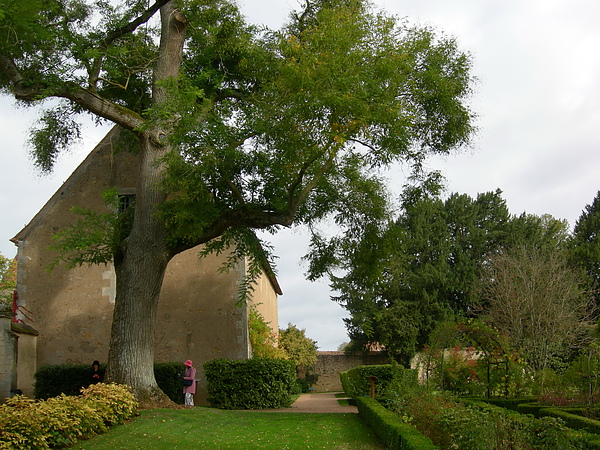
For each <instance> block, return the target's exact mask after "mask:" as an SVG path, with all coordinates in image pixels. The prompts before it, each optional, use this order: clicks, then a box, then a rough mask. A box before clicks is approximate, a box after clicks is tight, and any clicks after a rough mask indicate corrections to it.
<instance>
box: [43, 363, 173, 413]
mask: <svg viewBox="0 0 600 450" xmlns="http://www.w3.org/2000/svg"><path fill="white" fill-rule="evenodd" d="M91 368H92V367H91V365H83V364H55V365H48V366H43V367H41V368H40V369H39V370H38V371H37V372H36V373H35V388H34V396H35V398H37V399H44V400H45V399H48V398H51V397H56V396H58V395H61V394H64V395H79V393H80V392H81V389H82V388H84V387H87V386H89V385H90V370H91ZM105 370H106V364H101V365H100V371H101V372H102V373H104V371H105ZM184 371H185V367H184V365H183V363H180V362H169V363H157V364H154V376H155V378H156V383H157V384H158V387H159V388H161V389H162V391H163V392H164V393H165V394H167V396H168V397H169V398H170V399H171V400H172V401H174V402H175V403H178V404H183V389H182V384H181V375H183V372H184Z"/></svg>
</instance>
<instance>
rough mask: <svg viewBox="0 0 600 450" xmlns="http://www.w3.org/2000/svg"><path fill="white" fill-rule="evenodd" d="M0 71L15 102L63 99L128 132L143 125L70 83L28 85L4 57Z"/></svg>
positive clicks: (128, 113) (138, 118)
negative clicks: (10, 88)
mask: <svg viewBox="0 0 600 450" xmlns="http://www.w3.org/2000/svg"><path fill="white" fill-rule="evenodd" d="M0 70H2V71H3V72H4V74H5V75H6V76H7V77H8V79H9V80H10V81H11V83H12V85H13V93H14V96H15V98H16V99H17V100H21V101H24V102H34V101H36V100H40V99H43V98H47V97H60V98H66V99H68V100H71V101H73V102H74V103H76V104H78V105H79V106H81V107H82V108H84V109H86V110H87V111H90V112H91V113H94V114H96V115H98V116H100V117H103V118H105V119H108V120H110V121H112V122H115V123H117V124H119V125H121V126H123V127H124V128H126V129H128V130H134V129H136V128H138V127H139V126H140V125H141V124H142V123H143V122H144V120H143V119H142V117H141V116H140V115H139V114H137V113H135V112H133V111H131V110H129V109H127V108H124V107H122V106H119V105H117V104H115V103H112V102H110V101H108V100H106V99H105V98H102V97H100V96H99V95H97V94H95V93H94V92H91V91H89V90H87V89H83V88H81V87H80V86H78V85H76V84H74V83H63V84H60V85H57V84H53V85H50V83H44V82H36V83H28V82H27V81H28V80H27V79H26V78H25V77H23V75H22V74H21V72H20V71H19V69H18V68H17V66H16V64H15V63H14V61H13V60H12V59H11V58H9V57H7V56H4V55H2V56H0Z"/></svg>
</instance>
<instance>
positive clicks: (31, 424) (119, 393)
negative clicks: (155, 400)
mask: <svg viewBox="0 0 600 450" xmlns="http://www.w3.org/2000/svg"><path fill="white" fill-rule="evenodd" d="M137 407H138V404H137V402H136V400H135V397H134V395H133V393H132V392H131V391H130V390H129V389H128V388H127V387H126V386H122V385H117V384H103V383H100V384H94V385H92V386H89V387H88V388H85V389H83V390H82V391H81V395H79V396H77V397H73V396H66V395H64V394H61V395H59V396H58V397H54V398H51V399H48V400H46V401H35V400H32V399H29V398H27V397H24V396H21V395H18V396H16V397H13V398H11V399H8V400H7V401H6V403H4V404H3V405H1V406H0V449H17V450H20V449H24V450H29V449H32V448H35V449H46V448H60V447H67V446H70V445H73V444H74V443H75V442H77V440H79V439H89V438H90V437H92V436H94V435H96V434H99V433H104V432H105V431H106V430H107V427H108V426H110V425H115V424H119V423H122V422H123V421H124V420H126V419H129V418H130V417H132V416H134V415H135V414H136V413H137Z"/></svg>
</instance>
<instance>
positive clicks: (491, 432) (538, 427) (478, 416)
mask: <svg viewBox="0 0 600 450" xmlns="http://www.w3.org/2000/svg"><path fill="white" fill-rule="evenodd" d="M388 405H389V407H390V408H391V409H392V410H393V411H394V412H395V413H396V414H398V416H399V417H401V418H402V420H403V421H404V422H406V423H410V424H411V425H413V426H415V428H416V429H417V430H419V431H420V432H421V433H423V434H424V435H425V436H427V437H429V438H430V439H431V440H432V442H433V443H434V444H435V445H438V446H439V447H440V448H442V449H451V448H462V449H481V450H484V449H485V450H487V449H514V448H544V449H592V448H598V447H597V440H598V436H596V435H592V434H589V433H586V432H584V431H574V430H571V429H569V428H567V427H566V426H565V423H564V421H563V420H560V419H558V418H554V417H542V418H540V419H537V418H535V417H533V416H531V415H523V414H519V413H517V412H515V411H511V410H507V409H505V408H502V407H497V406H493V405H490V404H487V403H484V402H482V401H476V400H464V401H460V402H459V401H457V399H456V398H455V397H454V396H452V395H451V394H449V393H447V392H445V393H441V392H427V391H425V390H424V389H421V390H419V389H417V390H415V391H414V392H412V393H407V394H405V395H404V396H403V398H398V399H395V401H391V400H388Z"/></svg>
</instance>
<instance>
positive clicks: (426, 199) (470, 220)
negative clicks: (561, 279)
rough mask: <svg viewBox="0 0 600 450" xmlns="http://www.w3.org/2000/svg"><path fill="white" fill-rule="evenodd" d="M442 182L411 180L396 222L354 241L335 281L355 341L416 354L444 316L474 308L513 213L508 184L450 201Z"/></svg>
mask: <svg viewBox="0 0 600 450" xmlns="http://www.w3.org/2000/svg"><path fill="white" fill-rule="evenodd" d="M430 181H435V179H432V180H430ZM436 185H438V184H437V183H434V184H432V185H429V187H427V186H426V187H425V189H421V188H415V187H408V188H407V189H406V190H405V192H404V194H403V202H402V205H401V212H400V217H399V218H398V219H397V220H396V222H394V223H390V224H389V225H388V226H387V228H385V227H382V228H381V229H379V230H374V231H373V232H372V233H371V234H368V233H365V235H364V236H363V237H361V239H360V240H358V241H357V242H356V241H355V242H348V243H347V246H346V251H345V253H344V256H345V258H340V261H343V264H342V268H343V269H345V270H346V271H347V273H346V274H345V275H344V276H343V277H332V280H333V281H332V287H333V288H335V289H336V290H338V291H339V292H340V295H339V296H338V297H336V300H337V301H339V302H340V303H341V304H342V305H343V306H344V307H345V308H346V309H348V311H349V312H350V313H351V317H350V318H349V319H346V324H347V327H348V330H349V335H350V337H351V338H352V340H353V342H362V343H367V342H378V343H381V344H383V345H384V346H385V347H386V348H387V349H388V350H389V351H390V352H391V353H393V354H397V355H404V357H405V358H409V357H410V356H411V355H412V354H413V353H414V352H415V351H416V350H417V349H418V348H420V347H422V346H423V345H424V344H425V343H426V342H427V338H428V335H429V333H430V332H431V331H432V330H433V329H434V328H435V327H436V325H437V324H438V323H439V322H441V321H444V320H446V319H448V318H451V317H452V316H454V315H467V314H470V313H471V311H470V305H471V303H472V300H473V289H474V283H475V281H476V280H477V279H478V277H479V273H480V272H479V271H480V265H481V264H482V262H483V261H484V260H485V259H486V258H487V255H488V254H489V253H491V252H494V251H496V250H497V249H499V248H501V246H502V245H503V243H504V242H505V241H506V239H507V232H508V229H507V227H508V224H509V223H510V215H509V213H508V209H507V207H506V204H505V201H504V200H503V199H502V197H501V192H500V191H496V192H489V193H484V194H480V195H478V196H477V198H476V199H472V198H470V197H469V196H467V195H460V194H452V195H450V196H449V197H448V198H447V199H446V200H445V201H444V200H442V199H441V197H440V196H439V191H436V187H435V186H436Z"/></svg>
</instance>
